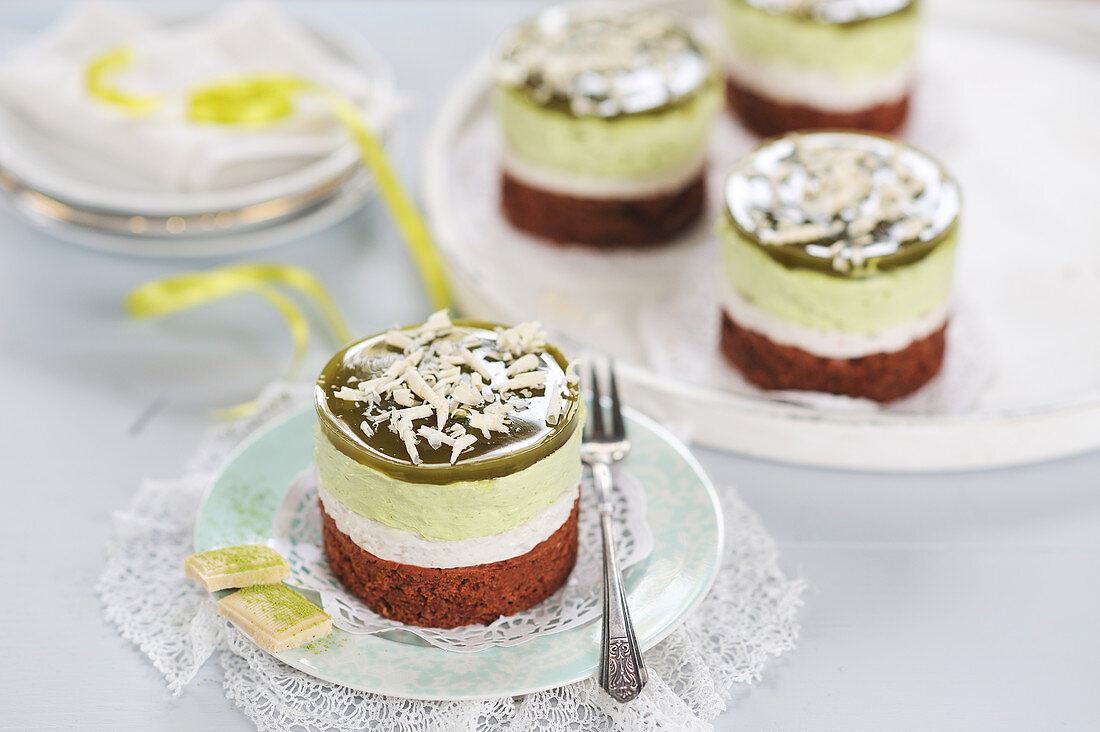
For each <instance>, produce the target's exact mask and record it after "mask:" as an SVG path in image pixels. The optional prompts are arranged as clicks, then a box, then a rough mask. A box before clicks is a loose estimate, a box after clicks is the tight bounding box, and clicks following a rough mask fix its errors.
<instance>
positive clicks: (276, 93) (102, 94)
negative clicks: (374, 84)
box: [87, 48, 451, 310]
mask: <svg viewBox="0 0 1100 732" xmlns="http://www.w3.org/2000/svg"><path fill="white" fill-rule="evenodd" d="M133 61H134V54H133V52H132V51H131V50H130V49H127V48H115V49H111V50H109V51H107V52H106V53H104V54H102V55H101V56H99V57H97V58H96V59H94V60H93V61H92V62H91V64H90V66H89V67H88V73H87V82H88V83H87V86H88V92H89V94H91V95H92V96H93V97H95V98H97V99H100V100H101V101H104V102H106V103H109V104H112V105H114V106H117V107H120V108H122V109H124V110H125V111H127V112H129V113H131V114H147V113H148V112H150V111H152V109H155V108H156V106H157V105H158V104H159V103H160V99H159V98H158V97H148V96H145V97H143V96H135V95H129V94H126V93H124V92H122V91H119V90H117V89H115V88H113V87H111V86H110V85H109V84H108V83H107V79H106V78H105V77H107V76H108V75H109V74H110V73H112V72H115V71H118V70H120V69H122V68H125V67H126V66H128V65H130V64H132V63H133ZM302 92H313V93H316V94H319V95H320V96H321V98H322V99H323V100H324V101H325V103H326V104H327V106H328V107H329V109H330V110H331V111H332V113H333V116H335V117H336V119H337V120H338V121H339V122H340V123H341V124H342V125H343V126H344V128H345V129H346V130H347V132H348V133H349V134H350V135H351V136H352V138H353V139H354V140H355V143H356V145H358V147H359V152H360V157H361V159H362V161H363V164H364V165H365V166H366V167H367V169H368V170H370V172H371V174H372V175H373V176H374V180H375V183H376V184H377V185H378V191H379V193H380V194H381V196H382V201H383V202H384V203H385V205H386V208H387V209H389V212H390V215H391V216H393V218H394V220H395V221H396V222H397V226H398V228H399V229H400V230H401V234H402V236H403V237H404V239H405V243H406V246H407V247H408V249H409V253H410V254H411V255H412V257H413V261H414V262H415V263H416V266H417V269H418V270H419V271H420V277H421V279H422V280H423V282H424V286H425V288H426V289H427V291H428V295H429V297H430V298H431V300H432V305H433V308H434V309H436V310H439V309H442V308H447V307H450V305H451V293H450V287H449V285H448V283H447V274H446V269H445V267H444V265H443V258H442V257H441V256H440V254H439V249H438V247H437V246H436V244H435V241H434V239H433V238H432V235H431V232H430V231H429V229H428V225H427V223H426V222H425V221H424V218H423V217H422V216H421V215H420V212H419V210H417V207H416V204H415V203H413V201H412V198H411V196H409V194H408V192H407V191H406V190H405V187H404V185H403V184H402V183H401V179H400V178H399V177H398V176H397V173H396V171H395V170H394V167H393V164H392V163H391V162H390V160H389V157H388V156H387V155H386V152H385V149H384V148H383V146H382V143H381V142H380V141H379V139H378V137H377V135H375V134H374V132H373V131H372V130H371V129H370V126H369V125H368V124H367V122H366V120H365V119H364V118H363V114H362V112H360V110H359V108H358V107H356V106H355V104H354V103H353V102H352V101H350V100H349V99H347V98H345V97H343V96H341V95H340V94H337V93H336V92H333V91H331V90H329V89H324V88H322V87H318V86H316V85H315V84H312V83H311V82H309V81H308V80H306V79H302V78H299V77H296V76H292V75H287V74H266V75H256V76H248V77H240V78H236V79H225V80H222V81H216V82H211V83H209V84H206V85H203V86H201V87H198V88H196V89H194V90H192V92H191V93H190V95H189V98H188V117H189V119H190V120H191V121H193V122H198V123H209V124H221V125H232V126H244V127H263V126H267V125H270V124H273V123H274V122H276V121H278V120H280V119H283V118H284V117H287V116H288V115H290V114H292V113H293V111H294V98H295V96H296V95H298V94H300V93H302Z"/></svg>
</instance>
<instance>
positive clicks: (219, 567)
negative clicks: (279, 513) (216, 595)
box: [183, 544, 290, 592]
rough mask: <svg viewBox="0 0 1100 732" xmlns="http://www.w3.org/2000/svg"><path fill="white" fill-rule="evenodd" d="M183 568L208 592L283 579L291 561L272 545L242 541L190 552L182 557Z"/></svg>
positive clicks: (288, 570) (288, 571) (288, 573)
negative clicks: (288, 561) (219, 547)
mask: <svg viewBox="0 0 1100 732" xmlns="http://www.w3.org/2000/svg"><path fill="white" fill-rule="evenodd" d="M183 571H184V573H185V574H186V575H187V576H188V577H190V578H191V579H193V580H195V582H198V583H199V584H200V585H202V586H203V588H204V589H206V590H207V591H208V592H216V591H218V590H226V589H230V588H233V587H248V586H250V585H263V584H271V583H273V582H282V581H283V580H285V579H286V578H287V577H288V576H290V565H289V564H288V563H287V561H286V560H285V559H283V558H282V556H280V555H279V553H278V552H276V551H275V550H274V549H272V548H271V547H268V546H264V545H263V544H241V545H238V546H229V547H224V548H222V549H212V550H210V551H205V552H199V553H198V554H192V555H191V556H189V557H188V558H187V559H186V560H184V563H183Z"/></svg>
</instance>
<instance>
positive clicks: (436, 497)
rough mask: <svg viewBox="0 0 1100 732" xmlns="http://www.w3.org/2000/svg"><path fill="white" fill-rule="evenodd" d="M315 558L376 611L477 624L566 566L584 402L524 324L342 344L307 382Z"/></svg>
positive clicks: (556, 357) (518, 606) (514, 608)
mask: <svg viewBox="0 0 1100 732" xmlns="http://www.w3.org/2000/svg"><path fill="white" fill-rule="evenodd" d="M316 407H317V414H318V417H319V428H318V431H317V438H316V448H315V458H316V462H317V467H318V469H319V471H320V476H321V488H320V496H319V498H320V504H321V511H322V519H323V524H324V528H323V533H324V545H325V553H326V555H327V557H328V561H329V565H330V567H331V569H332V571H333V573H334V574H335V575H336V577H338V578H339V579H340V581H341V582H343V584H344V585H345V586H346V587H347V589H348V590H349V591H350V592H352V593H353V594H354V595H356V596H357V597H359V598H360V599H361V600H363V602H365V603H366V604H367V605H368V606H369V607H370V608H371V609H373V610H374V611H375V612H377V613H379V614H380V615H383V616H385V617H387V618H393V619H395V620H398V621H401V622H404V623H411V624H415V625H423V626H433V627H444V628H450V627H456V626H459V625H467V624H470V623H490V622H492V621H493V620H495V619H496V618H498V617H500V616H501V615H510V614H513V613H515V612H518V611H520V610H524V609H526V608H528V607H531V606H532V605H535V604H537V603H538V602H541V601H542V600H544V599H545V598H547V597H548V596H550V595H551V594H553V593H554V592H555V591H556V590H557V589H558V588H559V587H561V585H562V584H563V583H564V582H565V580H566V579H567V578H568V576H569V573H570V572H571V570H572V568H573V565H574V563H575V561H576V557H577V512H578V506H579V495H580V491H579V481H580V476H581V460H580V441H581V431H582V430H581V428H580V425H581V424H582V423H583V406H582V401H581V397H580V391H579V385H578V381H577V378H576V377H575V375H574V373H573V371H572V370H571V369H570V368H569V367H568V364H567V362H566V361H565V358H564V357H563V356H562V355H561V353H560V352H559V351H558V350H557V349H555V348H553V347H552V346H550V345H548V344H547V343H546V339H545V336H544V334H543V333H542V331H541V329H540V328H539V326H538V325H537V324H534V323H527V324H521V325H518V326H516V327H514V328H503V327H500V326H495V325H492V324H487V323H480V322H472V321H456V322H453V323H452V322H451V321H450V320H449V319H448V317H447V314H446V312H444V311H441V312H439V313H436V314H434V315H433V316H432V317H431V318H429V319H428V321H427V322H425V323H424V324H422V325H419V326H416V327H412V328H404V329H398V330H391V331H389V332H386V333H382V334H379V335H376V336H373V337H371V338H367V339H366V340H363V341H360V342H358V343H355V344H353V345H351V346H348V347H347V348H345V349H344V350H342V351H340V352H339V353H337V354H336V356H334V357H333V358H332V360H331V361H330V362H329V363H328V365H327V366H326V367H325V369H324V370H323V372H322V373H321V376H320V378H319V379H318V381H317V386H316Z"/></svg>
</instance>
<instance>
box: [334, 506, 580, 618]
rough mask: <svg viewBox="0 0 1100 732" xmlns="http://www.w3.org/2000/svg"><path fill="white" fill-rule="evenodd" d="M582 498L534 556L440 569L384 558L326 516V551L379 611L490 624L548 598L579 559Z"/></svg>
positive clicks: (336, 570) (343, 577)
mask: <svg viewBox="0 0 1100 732" xmlns="http://www.w3.org/2000/svg"><path fill="white" fill-rule="evenodd" d="M579 505H580V499H577V503H574V504H573V512H572V513H571V514H570V515H569V518H568V519H567V520H566V522H565V523H564V524H562V526H561V528H559V529H558V530H557V531H556V532H555V533H554V534H553V535H551V536H550V537H549V538H548V539H546V540H545V541H543V542H542V543H541V544H539V545H538V546H536V547H535V548H534V549H532V550H531V551H529V552H527V553H526V554H522V555H520V556H518V557H513V558H512V559H505V560H503V561H500V562H492V563H491V564H479V565H476V566H473V567H454V568H448V569H439V568H435V567H417V566H414V565H411V564H399V563H397V562H390V561H387V560H385V559H379V558H378V557H376V556H374V555H373V554H371V553H370V552H368V551H366V550H365V549H363V548H362V547H360V546H359V545H358V544H356V543H355V542H353V541H352V540H351V537H349V536H348V535H347V534H345V533H343V532H342V531H340V530H339V529H338V528H336V522H335V521H334V520H333V519H332V517H331V516H329V515H328V514H327V513H325V508H324V506H321V516H322V519H323V521H324V540H325V556H326V557H328V562H329V567H330V568H331V569H332V573H333V574H334V575H336V577H337V579H339V580H340V581H341V582H342V583H343V584H344V586H345V587H347V589H348V590H349V591H350V592H351V593H352V594H353V595H355V596H356V597H358V598H359V599H360V600H362V601H363V602H365V603H366V604H367V606H368V607H370V609H371V610H374V611H375V612H376V613H378V614H379V615H381V616H383V617H386V618H392V619H393V620H397V621H400V622H402V623H408V624H410V625H422V626H427V627H432V628H455V627H458V626H460V625H469V624H471V623H482V624H488V623H491V622H493V621H494V620H496V619H497V618H498V617H500V616H501V615H512V614H513V613H517V612H519V611H520V610H526V609H527V608H529V607H532V606H533V605H537V604H538V603H540V602H542V601H543V600H545V599H546V598H547V597H549V596H550V595H552V594H554V592H556V591H557V590H558V588H559V587H561V586H562V585H563V584H565V580H566V579H568V577H569V573H570V572H571V571H573V565H574V564H575V563H576V561H577V514H578V510H579Z"/></svg>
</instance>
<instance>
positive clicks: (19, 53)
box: [0, 2, 393, 192]
mask: <svg viewBox="0 0 1100 732" xmlns="http://www.w3.org/2000/svg"><path fill="white" fill-rule="evenodd" d="M118 46H125V47H128V48H130V49H132V50H133V51H134V54H135V56H134V57H135V63H134V64H133V66H131V67H130V68H127V69H125V70H121V71H119V72H118V73H117V75H114V76H112V84H114V85H115V86H117V87H119V88H122V89H125V91H126V92H127V93H128V94H157V95H163V98H164V101H163V103H161V104H160V105H159V106H158V107H157V108H156V110H155V111H154V112H152V113H151V114H149V115H146V116H141V117H135V116H133V115H131V114H128V113H127V112H126V111H124V110H121V109H118V108H116V107H114V106H112V105H110V104H107V103H104V102H103V101H101V100H98V99H96V98H94V97H92V96H91V95H90V94H89V92H88V89H87V87H86V82H85V75H86V71H87V68H88V65H89V62H90V61H91V60H92V59H94V58H96V57H97V56H99V55H100V54H102V53H103V52H104V51H106V50H108V49H112V48H115V47H118ZM368 72H369V70H368V69H360V68H356V67H355V66H354V65H352V64H350V63H348V62H346V61H343V60H341V59H340V58H337V57H335V56H334V54H333V53H332V51H331V50H329V49H328V48H327V47H326V46H325V45H324V44H323V43H322V42H321V41H320V40H319V39H318V38H317V37H316V36H315V35H314V34H312V33H311V32H310V31H309V30H308V29H306V28H303V27H302V26H301V25H300V24H298V23H297V22H295V21H294V20H293V19H292V18H290V17H288V16H287V15H286V14H285V13H284V12H283V11H282V10H280V9H279V8H278V7H276V6H275V5H272V4H267V3H251V2H246V3H238V4H230V5H226V6H223V7H221V8H218V9H215V10H212V11H211V12H209V13H208V14H204V15H202V16H199V17H197V18H194V19H191V20H181V21H179V22H168V21H166V20H163V19H158V18H150V17H147V16H146V14H145V13H144V12H142V11H141V10H138V9H137V8H134V7H131V6H127V5H122V4H117V3H113V2H96V3H88V4H80V5H77V6H76V7H75V8H74V9H73V10H71V11H70V12H69V13H68V14H67V15H66V16H65V17H64V18H63V19H62V20H60V21H59V22H58V23H57V24H56V25H55V26H54V27H52V28H51V29H49V30H48V31H46V32H45V33H43V34H42V35H41V36H39V37H37V38H35V39H33V40H31V41H29V42H27V43H26V44H25V45H23V46H22V47H19V48H17V49H15V50H14V51H12V52H11V53H9V54H8V55H7V57H6V58H4V59H3V60H2V61H0V104H2V105H4V106H7V107H8V108H9V109H11V110H14V111H15V112H17V113H18V114H21V115H22V116H24V117H25V118H27V119H29V120H30V121H31V122H32V123H33V124H35V125H36V126H37V127H39V128H40V129H44V130H46V131H47V132H48V133H49V134H50V136H51V137H54V138H56V139H57V140H58V141H59V142H60V143H61V144H63V145H70V146H73V147H74V148H76V149H79V150H82V151H85V152H90V153H93V154H94V155H96V157H97V158H100V159H102V160H103V162H104V164H105V165H111V166H114V167H116V168H117V169H118V170H119V171H120V172H123V173H125V174H127V175H133V176H134V177H135V178H136V179H137V180H136V181H135V187H144V188H151V189H154V190H161V191H174V192H184V191H215V190H225V189H230V188H237V187H240V186H244V185H248V184H250V183H256V182H259V181H263V180H267V179H270V178H272V177H274V176H278V175H281V174H285V173H289V172H292V171H294V170H298V169H301V168H302V167H303V166H305V165H307V164H309V163H310V162H313V161H316V160H318V159H319V158H323V157H326V156H328V155H331V154H333V153H335V152H336V151H338V150H339V149H340V147H341V146H344V145H350V144H351V143H350V142H349V139H348V136H347V134H346V133H345V132H344V131H343V129H342V128H341V127H340V126H339V124H338V123H337V122H336V121H335V119H334V118H333V117H332V115H331V113H330V112H329V111H328V109H327V107H326V106H325V105H324V104H323V103H322V102H321V101H320V100H319V99H317V98H314V97H311V96H310V95H300V96H299V97H298V99H297V100H296V103H295V112H294V114H292V115H291V116H289V117H287V118H285V119H283V120H280V121H279V122H277V123H276V124H274V125H271V126H268V127H263V128H259V129H249V128H241V127H229V126H223V125H215V124H198V123H194V122H191V121H189V120H188V119H187V115H186V100H187V91H188V90H189V89H191V88H193V87H195V86H197V85H203V84H209V83H210V82H212V81H221V80H225V79H228V78H232V77H236V76H241V75H248V74H271V73H279V74H293V75H295V76H300V77H302V78H305V79H308V80H310V81H312V82H315V83H318V84H320V85H323V86H324V87H326V88H328V89H331V90H333V91H335V92H338V93H340V94H343V95H344V96H346V97H348V98H349V99H351V100H352V101H354V102H355V103H356V104H357V105H358V106H360V107H361V108H362V109H363V110H364V112H365V113H366V114H367V116H368V118H369V119H370V120H371V121H372V122H373V123H374V124H376V125H381V124H383V123H384V118H386V117H387V116H388V115H389V114H390V113H391V112H392V111H393V100H392V99H391V98H390V96H389V90H388V88H383V85H381V84H379V83H378V80H377V79H372V78H371V77H370V76H369V75H368Z"/></svg>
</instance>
